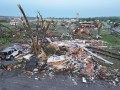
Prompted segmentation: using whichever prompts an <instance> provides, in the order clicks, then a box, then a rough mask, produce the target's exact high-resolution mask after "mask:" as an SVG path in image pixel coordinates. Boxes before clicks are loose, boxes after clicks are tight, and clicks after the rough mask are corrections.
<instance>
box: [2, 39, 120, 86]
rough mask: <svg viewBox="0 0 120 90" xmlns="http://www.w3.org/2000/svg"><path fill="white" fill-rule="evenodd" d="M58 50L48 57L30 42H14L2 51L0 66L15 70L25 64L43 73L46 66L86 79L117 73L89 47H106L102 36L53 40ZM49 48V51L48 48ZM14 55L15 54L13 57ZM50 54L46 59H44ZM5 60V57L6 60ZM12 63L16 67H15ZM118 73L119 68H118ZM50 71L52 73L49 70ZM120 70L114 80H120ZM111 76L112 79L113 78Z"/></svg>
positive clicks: (53, 44)
mask: <svg viewBox="0 0 120 90" xmlns="http://www.w3.org/2000/svg"><path fill="white" fill-rule="evenodd" d="M49 46H51V47H54V49H56V52H55V53H54V54H52V55H49V56H47V57H44V55H43V56H42V57H38V56H35V55H34V54H32V53H31V52H30V49H31V47H30V46H29V45H27V44H14V45H13V46H12V47H9V48H7V49H5V50H3V51H1V54H0V59H1V61H0V67H1V69H3V68H5V69H6V70H12V69H13V67H14V69H15V68H18V67H22V69H24V70H25V72H27V73H31V75H33V73H35V74H36V73H39V72H41V71H43V70H47V71H52V72H65V73H69V74H75V75H77V76H78V77H79V76H81V77H82V81H83V82H87V80H88V81H94V80H95V79H96V78H97V79H98V78H99V79H103V80H107V79H109V78H110V77H111V76H114V75H113V74H111V72H109V70H108V68H107V67H105V66H103V65H101V64H99V62H100V63H103V62H104V63H106V64H109V65H111V64H113V63H112V62H110V61H108V60H105V59H104V58H102V57H101V56H99V55H97V54H95V53H93V52H92V51H90V50H89V49H88V48H87V47H90V46H91V47H97V48H102V47H106V45H105V43H104V42H103V41H101V40H71V41H70V40H67V41H55V42H50V44H49ZM48 52H49V51H48ZM11 57H13V58H11ZM43 58H47V60H46V61H44V60H42V59H43ZM4 60H5V61H4ZM16 63H17V64H16ZM11 67H12V68H11ZM116 73H117V72H116ZM49 74H50V73H49ZM119 76H120V74H118V73H117V74H116V77H114V80H113V79H112V80H113V81H111V82H112V83H115V84H116V83H119V79H120V77H119ZM110 80H111V79H110Z"/></svg>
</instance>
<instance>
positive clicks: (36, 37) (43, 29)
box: [18, 5, 51, 56]
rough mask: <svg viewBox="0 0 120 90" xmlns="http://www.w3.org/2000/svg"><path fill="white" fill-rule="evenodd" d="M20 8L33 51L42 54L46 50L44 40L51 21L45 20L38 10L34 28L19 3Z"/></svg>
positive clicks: (38, 54)
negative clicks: (43, 45)
mask: <svg viewBox="0 0 120 90" xmlns="http://www.w3.org/2000/svg"><path fill="white" fill-rule="evenodd" d="M18 8H19V9H20V11H21V13H22V16H23V17H22V18H21V20H22V25H23V27H24V28H25V35H26V37H28V38H29V39H30V40H31V43H30V45H31V48H32V49H31V51H32V53H34V54H35V55H37V56H40V54H41V53H43V52H44V50H43V48H42V44H43V43H42V41H43V40H44V39H45V38H46V36H47V31H48V30H49V28H50V25H51V21H47V20H44V19H43V17H42V15H41V14H40V12H38V15H37V16H36V19H37V20H36V29H35V30H33V29H32V27H31V26H30V22H29V20H28V19H27V16H26V14H25V12H24V10H23V8H22V7H21V5H18ZM44 54H45V53H44Z"/></svg>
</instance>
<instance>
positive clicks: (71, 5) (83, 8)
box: [0, 0, 120, 17]
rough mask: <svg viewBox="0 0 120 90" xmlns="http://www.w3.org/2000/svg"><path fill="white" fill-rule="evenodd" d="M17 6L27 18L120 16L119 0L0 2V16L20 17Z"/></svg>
mask: <svg viewBox="0 0 120 90" xmlns="http://www.w3.org/2000/svg"><path fill="white" fill-rule="evenodd" d="M17 4H21V5H22V6H23V8H24V10H25V12H26V13H27V15H28V16H36V12H37V11H40V12H41V14H42V15H43V16H45V17H76V13H79V15H80V17H97V16H120V0H0V15H2V16H3V15H5V16H20V12H19V10H18V7H17Z"/></svg>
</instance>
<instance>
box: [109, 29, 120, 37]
mask: <svg viewBox="0 0 120 90" xmlns="http://www.w3.org/2000/svg"><path fill="white" fill-rule="evenodd" d="M111 34H113V35H119V36H120V27H116V28H112V29H111Z"/></svg>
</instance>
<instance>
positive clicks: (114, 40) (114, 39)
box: [101, 31, 120, 46]
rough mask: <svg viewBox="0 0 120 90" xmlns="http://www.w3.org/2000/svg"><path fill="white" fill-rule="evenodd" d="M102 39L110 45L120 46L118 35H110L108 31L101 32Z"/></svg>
mask: <svg viewBox="0 0 120 90" xmlns="http://www.w3.org/2000/svg"><path fill="white" fill-rule="evenodd" d="M101 36H102V40H104V41H106V42H107V43H108V45H110V46H120V36H114V35H111V34H110V33H109V32H108V31H102V32H101Z"/></svg>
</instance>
